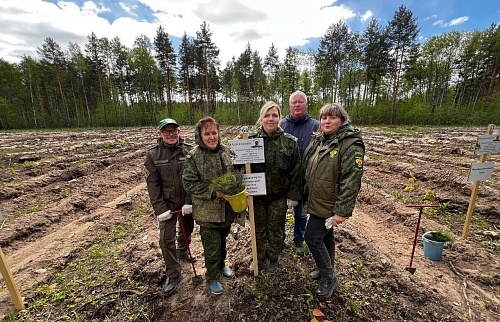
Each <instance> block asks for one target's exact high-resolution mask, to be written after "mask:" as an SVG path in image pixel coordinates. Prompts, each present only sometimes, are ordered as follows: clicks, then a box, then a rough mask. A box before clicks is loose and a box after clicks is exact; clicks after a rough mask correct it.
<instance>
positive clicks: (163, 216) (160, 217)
mask: <svg viewBox="0 0 500 322" xmlns="http://www.w3.org/2000/svg"><path fill="white" fill-rule="evenodd" d="M170 218H172V213H171V212H170V210H167V211H165V212H164V213H162V214H160V215H158V221H165V220H169V219H170Z"/></svg>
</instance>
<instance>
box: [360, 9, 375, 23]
mask: <svg viewBox="0 0 500 322" xmlns="http://www.w3.org/2000/svg"><path fill="white" fill-rule="evenodd" d="M371 17H373V13H372V12H371V10H368V11H367V12H365V13H364V14H363V15H362V16H361V21H363V22H365V21H368V20H369V19H370V18H371Z"/></svg>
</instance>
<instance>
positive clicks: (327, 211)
mask: <svg viewBox="0 0 500 322" xmlns="http://www.w3.org/2000/svg"><path fill="white" fill-rule="evenodd" d="M319 120H320V128H319V131H318V132H317V133H316V134H315V137H314V139H313V141H311V143H310V144H309V146H308V147H307V148H306V150H305V152H304V159H303V161H304V166H305V169H306V173H305V185H304V190H305V191H304V196H305V197H304V198H305V205H306V206H305V208H306V210H307V213H308V214H309V220H308V222H307V226H306V232H305V241H306V244H307V246H308V247H309V250H310V251H311V253H312V255H313V258H314V261H315V262H316V266H317V268H318V270H317V271H313V272H312V273H311V274H310V275H311V277H312V278H314V279H321V284H320V286H319V288H318V290H317V291H316V295H317V296H322V297H330V296H331V295H332V293H333V289H334V288H335V284H336V282H337V278H336V277H335V273H334V271H333V264H334V258H335V240H334V235H333V226H337V225H339V224H340V223H342V222H343V221H344V220H346V218H348V217H350V216H351V215H352V212H353V210H354V206H355V204H356V197H357V195H358V193H359V190H360V188H361V177H362V175H363V158H364V154H365V146H364V143H363V139H362V137H361V133H360V131H359V129H355V128H353V127H352V125H351V124H350V121H349V116H348V115H347V112H346V111H345V110H344V108H343V107H342V106H341V105H340V104H337V103H333V104H327V105H325V106H323V107H322V108H321V109H320V110H319Z"/></svg>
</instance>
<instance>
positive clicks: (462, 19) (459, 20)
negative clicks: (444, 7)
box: [445, 16, 469, 27]
mask: <svg viewBox="0 0 500 322" xmlns="http://www.w3.org/2000/svg"><path fill="white" fill-rule="evenodd" d="M468 20H469V17H467V16H463V17H460V18H455V19H453V20H451V21H450V22H449V23H447V24H445V25H446V26H447V27H452V26H457V25H460V24H462V23H464V22H466V21H468Z"/></svg>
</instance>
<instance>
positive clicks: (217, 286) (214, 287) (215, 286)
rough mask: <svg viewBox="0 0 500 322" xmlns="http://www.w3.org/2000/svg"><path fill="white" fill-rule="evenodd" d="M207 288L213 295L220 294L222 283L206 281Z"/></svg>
mask: <svg viewBox="0 0 500 322" xmlns="http://www.w3.org/2000/svg"><path fill="white" fill-rule="evenodd" d="M208 289H209V290H210V292H212V294H215V295H220V294H222V291H223V290H224V289H223V288H222V284H221V283H220V282H219V281H212V282H210V283H208Z"/></svg>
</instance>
